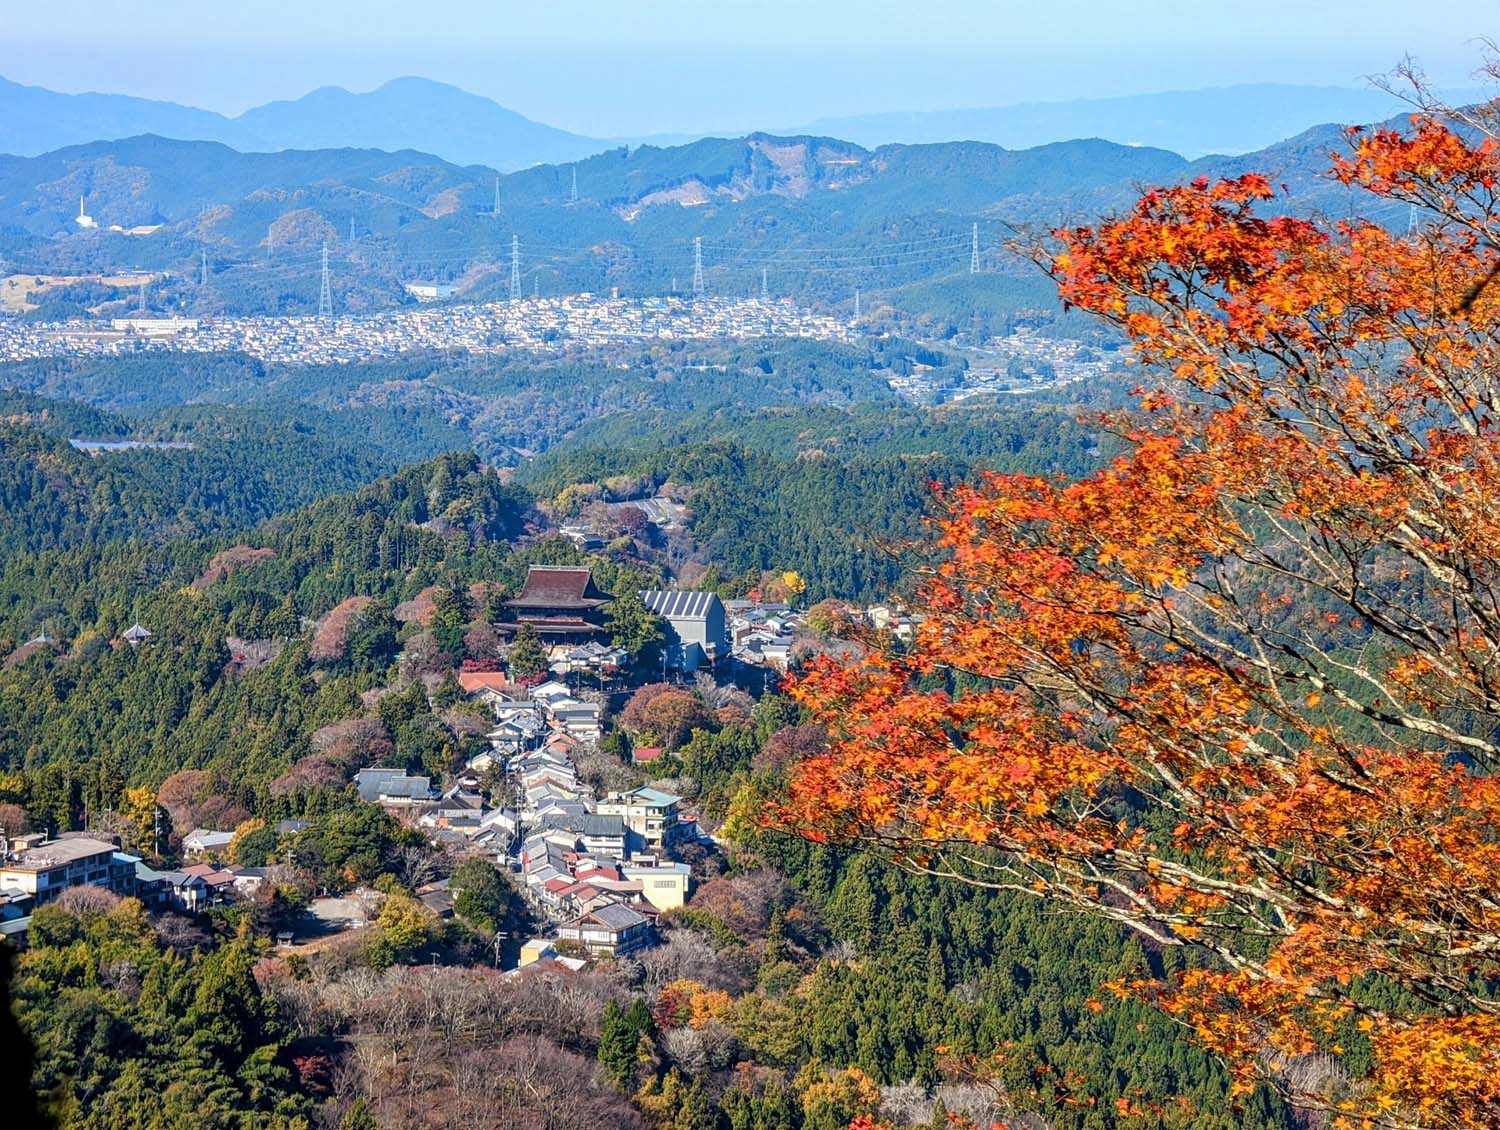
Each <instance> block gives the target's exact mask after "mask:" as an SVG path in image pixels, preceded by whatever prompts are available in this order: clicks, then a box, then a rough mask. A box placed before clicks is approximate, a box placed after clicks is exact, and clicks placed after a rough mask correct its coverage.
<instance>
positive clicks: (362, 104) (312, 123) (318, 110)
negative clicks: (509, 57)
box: [0, 78, 606, 169]
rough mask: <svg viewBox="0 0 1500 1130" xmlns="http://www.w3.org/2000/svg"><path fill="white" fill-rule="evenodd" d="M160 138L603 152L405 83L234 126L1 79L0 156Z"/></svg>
mask: <svg viewBox="0 0 1500 1130" xmlns="http://www.w3.org/2000/svg"><path fill="white" fill-rule="evenodd" d="M139 134H158V135H160V136H162V137H169V138H175V139H178V140H184V141H217V142H221V143H222V144H225V145H230V146H233V147H234V148H236V149H239V150H246V151H248V150H271V151H276V150H282V149H343V148H370V149H385V150H401V149H410V148H420V149H422V150H424V151H427V152H435V153H441V154H443V155H444V156H445V157H446V158H447V159H449V160H450V161H458V162H463V163H483V164H486V165H490V166H493V167H495V168H499V169H524V168H527V167H529V166H531V165H535V164H537V163H539V162H543V161H571V160H576V159H577V158H579V157H585V156H588V155H589V154H590V153H597V152H598V151H599V150H601V149H603V148H604V147H605V145H606V143H605V142H602V141H597V140H595V139H593V138H587V137H580V136H578V135H577V134H571V133H568V132H566V131H565V130H560V129H554V128H553V127H551V126H547V125H542V124H541V123H539V122H533V121H531V120H530V119H528V118H524V117H522V116H521V115H520V114H517V113H515V112H514V111H511V110H507V109H506V108H505V107H503V106H500V105H498V104H497V103H495V102H492V101H491V100H490V99H488V98H482V97H480V96H479V95H477V94H469V93H467V92H466V91H463V90H460V89H458V88H457V87H455V86H449V85H447V84H445V83H440V82H431V81H429V80H427V79H421V78H400V79H395V80H393V81H391V82H388V83H386V84H385V85H383V86H381V87H379V88H377V89H375V90H372V91H369V92H367V93H362V94H356V93H351V92H350V91H347V90H344V89H342V88H340V87H333V86H330V87H323V88H321V89H319V90H314V91H313V92H311V93H310V94H307V95H304V96H303V97H301V98H297V99H294V100H291V101H284V102H269V103H267V104H265V105H264V106H257V107H255V108H254V109H251V110H247V111H246V112H245V113H243V114H241V115H240V116H239V117H237V118H228V117H225V116H224V115H222V114H216V113H214V112H212V111H210V110H198V109H194V108H192V107H188V106H179V105H177V104H175V103H172V102H157V101H153V100H151V99H146V98H130V97H127V96H125V95H118V94H59V93H56V92H55V91H51V90H46V89H43V88H42V87H38V86H22V85H20V84H19V83H13V82H8V81H6V80H5V79H0V153H12V154H17V155H19V156H26V157H34V156H39V155H41V154H43V153H47V152H50V151H52V150H56V149H62V148H66V147H68V146H74V145H83V144H87V143H88V142H92V141H100V140H105V141H114V140H119V139H121V138H128V137H134V136H136V135H139Z"/></svg>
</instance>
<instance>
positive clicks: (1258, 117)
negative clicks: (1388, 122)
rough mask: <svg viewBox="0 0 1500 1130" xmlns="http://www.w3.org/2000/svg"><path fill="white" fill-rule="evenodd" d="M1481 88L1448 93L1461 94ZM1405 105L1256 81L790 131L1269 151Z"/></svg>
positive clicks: (884, 117)
mask: <svg viewBox="0 0 1500 1130" xmlns="http://www.w3.org/2000/svg"><path fill="white" fill-rule="evenodd" d="M1482 94H1483V92H1481V91H1477V90H1476V91H1454V92H1452V96H1453V97H1454V98H1456V99H1457V100H1458V101H1471V100H1475V99H1477V98H1479V97H1481V96H1482ZM1404 107H1405V103H1403V102H1402V101H1401V100H1400V99H1399V98H1397V97H1396V96H1395V95H1393V94H1388V93H1387V92H1385V91H1383V90H1378V89H1376V88H1374V87H1364V88H1356V87H1341V86H1294V85H1287V84H1278V83H1251V84H1242V85H1237V86H1225V87H1211V88H1206V89H1202V90H1177V91H1166V92H1163V93H1160V94H1140V95H1129V96H1124V97H1118V98H1086V99H1075V100H1071V101H1061V102H1024V103H1017V104H1013V105H1004V106H996V107H989V108H981V109H967V110H939V111H932V112H925V113H894V114H861V115H856V116H853V117H841V118H820V119H818V120H817V121H814V122H810V123H808V124H806V125H801V126H798V127H796V128H795V130H793V131H789V132H798V133H818V134H827V135H830V136H832V137H841V138H843V139H845V140H846V141H852V142H855V143H856V144H859V145H864V146H867V147H871V148H874V147H876V146H880V145H887V144H891V143H898V142H899V143H905V144H925V143H929V142H940V141H959V140H964V141H986V142H990V143H992V144H995V145H1002V146H1005V147H1006V148H1007V149H1029V148H1031V147H1033V146H1037V145H1045V144H1047V143H1048V142H1053V141H1060V140H1064V139H1068V138H1083V137H1099V138H1105V139H1107V140H1109V141H1114V142H1118V143H1119V144H1121V145H1146V146H1151V147H1154V148H1157V149H1167V150H1170V151H1172V152H1173V153H1180V154H1182V155H1183V156H1185V157H1187V158H1189V159H1195V158H1198V157H1204V156H1209V155H1212V154H1228V155H1234V154H1239V153H1248V152H1251V151H1254V150H1257V149H1264V148H1266V147H1267V146H1271V145H1274V144H1276V143H1277V142H1279V141H1281V140H1282V139H1284V138H1288V137H1291V136H1293V135H1295V134H1298V133H1301V132H1302V131H1304V130H1306V129H1308V128H1309V127H1311V126H1314V125H1317V124H1318V123H1321V122H1347V123H1351V124H1352V123H1368V122H1376V121H1383V120H1385V119H1386V118H1390V117H1392V116H1394V115H1396V114H1398V113H1400V112H1401V111H1402V110H1403V108H1404Z"/></svg>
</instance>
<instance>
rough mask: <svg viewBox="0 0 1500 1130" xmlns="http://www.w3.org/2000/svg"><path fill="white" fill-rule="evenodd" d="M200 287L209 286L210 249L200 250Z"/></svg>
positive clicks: (203, 248)
mask: <svg viewBox="0 0 1500 1130" xmlns="http://www.w3.org/2000/svg"><path fill="white" fill-rule="evenodd" d="M198 285H199V286H207V285H208V248H206V247H200V248H199V249H198Z"/></svg>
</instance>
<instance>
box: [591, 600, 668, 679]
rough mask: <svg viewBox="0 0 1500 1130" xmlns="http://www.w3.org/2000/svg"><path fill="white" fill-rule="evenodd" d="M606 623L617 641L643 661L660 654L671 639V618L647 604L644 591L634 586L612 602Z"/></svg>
mask: <svg viewBox="0 0 1500 1130" xmlns="http://www.w3.org/2000/svg"><path fill="white" fill-rule="evenodd" d="M605 623H606V626H607V627H608V628H609V635H610V639H611V640H612V641H613V642H614V645H615V646H616V647H622V648H624V649H625V650H626V651H628V652H629V653H630V654H631V656H632V657H634V658H636V659H638V660H641V661H643V662H645V661H649V660H650V658H651V657H652V656H654V655H656V654H657V653H658V652H657V649H659V648H660V647H661V646H662V644H664V643H665V642H666V639H667V622H666V621H665V620H663V619H662V618H661V617H660V616H658V615H657V614H656V613H655V612H652V611H651V609H649V608H647V607H646V602H645V601H644V600H642V599H641V594H640V592H639V591H638V590H637V589H635V588H633V587H632V588H628V589H626V590H625V591H623V592H621V593H620V594H619V595H618V596H616V597H615V598H614V600H613V601H612V602H611V603H610V606H609V611H608V613H606V615H605Z"/></svg>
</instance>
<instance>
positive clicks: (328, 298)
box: [318, 240, 333, 319]
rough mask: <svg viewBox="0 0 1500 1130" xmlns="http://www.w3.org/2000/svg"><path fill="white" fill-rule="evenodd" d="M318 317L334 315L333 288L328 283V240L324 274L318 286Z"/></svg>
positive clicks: (324, 258) (325, 251) (325, 250)
mask: <svg viewBox="0 0 1500 1130" xmlns="http://www.w3.org/2000/svg"><path fill="white" fill-rule="evenodd" d="M318 317H320V318H323V319H328V318H332V317H333V290H332V288H331V287H329V285H328V241H327V240H324V241H323V276H322V281H321V285H320V286H319V287H318Z"/></svg>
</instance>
